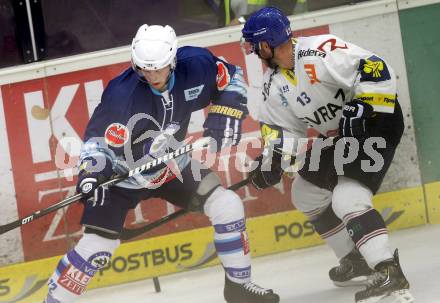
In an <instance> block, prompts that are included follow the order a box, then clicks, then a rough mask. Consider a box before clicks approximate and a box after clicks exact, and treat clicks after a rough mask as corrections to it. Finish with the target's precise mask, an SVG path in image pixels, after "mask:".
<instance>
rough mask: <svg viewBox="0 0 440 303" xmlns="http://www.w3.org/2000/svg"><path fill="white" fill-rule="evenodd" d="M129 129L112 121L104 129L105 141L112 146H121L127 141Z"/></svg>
mask: <svg viewBox="0 0 440 303" xmlns="http://www.w3.org/2000/svg"><path fill="white" fill-rule="evenodd" d="M128 136H129V131H128V128H127V127H126V126H125V125H122V124H121V123H112V124H110V125H109V126H108V127H107V129H106V130H105V134H104V138H105V142H106V143H107V144H108V145H110V146H113V147H121V146H123V145H124V144H125V143H127V141H128Z"/></svg>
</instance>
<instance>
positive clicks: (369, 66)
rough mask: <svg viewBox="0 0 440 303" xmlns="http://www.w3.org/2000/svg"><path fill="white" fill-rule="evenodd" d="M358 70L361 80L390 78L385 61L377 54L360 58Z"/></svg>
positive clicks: (378, 80)
mask: <svg viewBox="0 0 440 303" xmlns="http://www.w3.org/2000/svg"><path fill="white" fill-rule="evenodd" d="M358 70H359V71H360V73H361V79H360V81H361V82H365V81H373V82H380V81H385V80H389V79H391V76H390V72H389V70H388V67H387V65H386V63H385V62H384V61H383V60H382V59H381V58H379V57H377V56H371V57H369V58H367V59H361V61H360V64H359V69H358Z"/></svg>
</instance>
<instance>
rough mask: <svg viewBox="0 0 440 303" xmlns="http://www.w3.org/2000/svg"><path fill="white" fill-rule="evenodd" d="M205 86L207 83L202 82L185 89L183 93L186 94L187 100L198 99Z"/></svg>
mask: <svg viewBox="0 0 440 303" xmlns="http://www.w3.org/2000/svg"><path fill="white" fill-rule="evenodd" d="M204 87H205V84H202V85H199V86H196V87H192V88H188V89H185V90H184V91H183V93H184V94H185V101H191V100H194V99H197V97H198V96H200V94H201V93H202V91H203V88H204Z"/></svg>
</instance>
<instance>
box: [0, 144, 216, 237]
mask: <svg viewBox="0 0 440 303" xmlns="http://www.w3.org/2000/svg"><path fill="white" fill-rule="evenodd" d="M208 143H209V139H208V138H202V139H200V140H198V141H196V142H194V143H192V144H187V145H185V146H183V147H181V148H179V149H177V150H175V151H173V152H171V153H168V154H165V155H163V156H162V157H158V158H156V159H154V160H152V161H148V162H147V163H145V164H143V165H141V166H139V167H136V168H134V169H132V170H130V171H129V172H128V173H126V174H124V175H121V176H117V177H115V178H112V179H111V180H108V181H106V182H104V183H102V184H100V186H111V185H114V184H116V183H119V182H121V181H123V180H125V179H127V178H129V177H131V176H133V175H135V174H139V173H142V172H145V171H148V170H151V169H153V168H155V167H157V166H158V165H160V164H162V163H166V162H168V161H169V160H171V159H174V158H175V157H178V156H181V155H183V154H187V153H189V152H191V151H194V150H198V149H202V148H205V147H206V146H208ZM86 197H88V196H87V195H84V194H76V195H74V196H71V197H68V198H66V199H64V200H62V201H60V202H58V203H55V204H53V205H51V206H49V207H47V208H44V209H41V210H37V211H36V212H34V213H32V214H30V215H28V216H26V217H23V218H20V219H18V220H15V221H13V222H10V223H7V224H5V225H1V226H0V235H1V234H4V233H6V232H8V231H10V230H13V229H15V228H17V227H20V226H23V225H25V224H28V223H30V222H32V221H34V220H35V219H38V218H41V217H43V216H45V215H47V214H50V213H52V212H54V211H57V210H58V209H61V208H63V207H66V206H68V205H70V204H73V203H75V202H78V201H79V200H81V199H83V198H86Z"/></svg>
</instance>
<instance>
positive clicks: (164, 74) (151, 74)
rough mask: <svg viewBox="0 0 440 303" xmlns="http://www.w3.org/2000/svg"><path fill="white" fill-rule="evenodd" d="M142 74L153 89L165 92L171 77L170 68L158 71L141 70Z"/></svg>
mask: <svg viewBox="0 0 440 303" xmlns="http://www.w3.org/2000/svg"><path fill="white" fill-rule="evenodd" d="M141 72H142V74H143V75H144V77H145V80H147V82H148V84H150V85H151V86H152V87H153V88H155V89H157V90H159V91H164V90H165V89H166V87H167V83H168V78H169V75H170V67H169V66H167V67H164V68H161V69H158V70H141Z"/></svg>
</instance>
